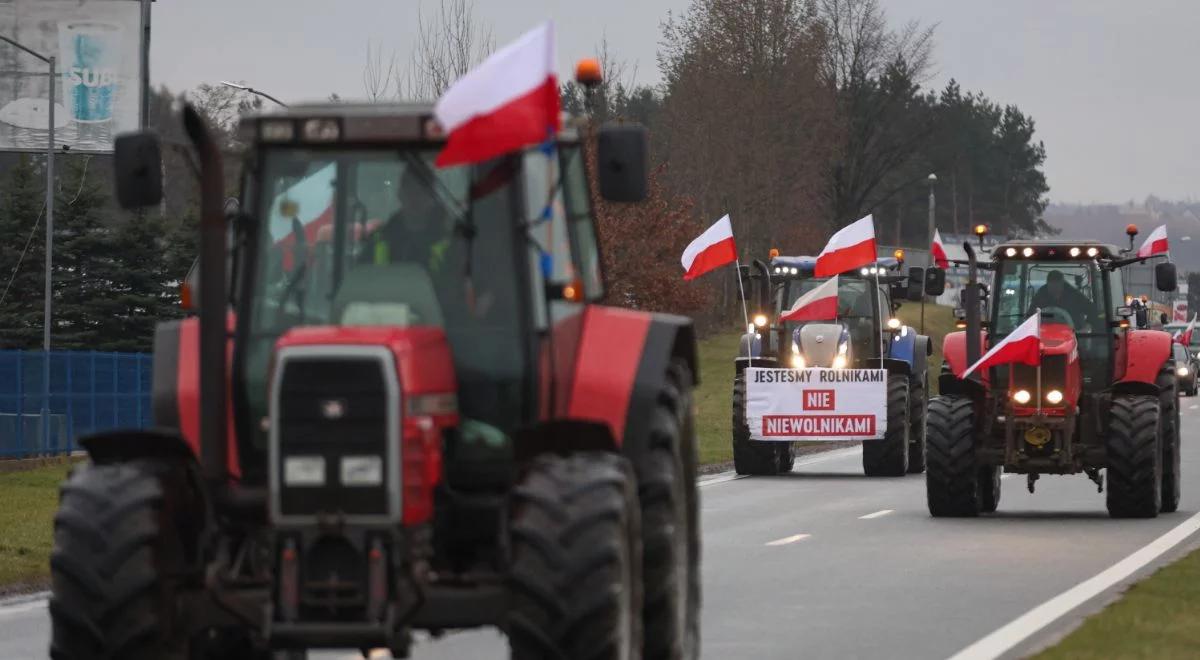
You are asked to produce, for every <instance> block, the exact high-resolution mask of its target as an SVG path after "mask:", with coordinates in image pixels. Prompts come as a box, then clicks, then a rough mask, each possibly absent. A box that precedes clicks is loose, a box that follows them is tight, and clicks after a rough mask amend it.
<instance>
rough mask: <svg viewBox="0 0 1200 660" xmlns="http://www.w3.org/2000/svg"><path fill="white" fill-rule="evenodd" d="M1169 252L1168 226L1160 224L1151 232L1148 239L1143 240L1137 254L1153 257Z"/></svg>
mask: <svg viewBox="0 0 1200 660" xmlns="http://www.w3.org/2000/svg"><path fill="white" fill-rule="evenodd" d="M1166 253H1167V226H1166V225H1159V226H1157V227H1155V228H1154V231H1152V232H1150V235H1149V236H1147V237H1146V240H1145V241H1143V242H1142V247H1140V248H1138V251H1137V256H1139V257H1153V256H1154V255H1156V254H1166Z"/></svg>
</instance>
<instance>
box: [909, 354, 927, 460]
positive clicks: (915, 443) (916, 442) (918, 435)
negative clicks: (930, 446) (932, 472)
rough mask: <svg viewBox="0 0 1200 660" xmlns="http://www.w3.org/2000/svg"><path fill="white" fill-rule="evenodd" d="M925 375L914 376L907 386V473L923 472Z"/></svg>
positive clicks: (925, 404)
mask: <svg viewBox="0 0 1200 660" xmlns="http://www.w3.org/2000/svg"><path fill="white" fill-rule="evenodd" d="M925 378H926V377H925V375H924V374H921V375H919V376H914V377H913V379H912V380H911V381H909V385H908V406H909V410H908V473H909V474H920V473H922V472H924V471H925V414H926V413H927V412H928V409H929V400H928V399H926V398H925V392H926V391H928V388H927V387H926V385H927V383H926V382H925Z"/></svg>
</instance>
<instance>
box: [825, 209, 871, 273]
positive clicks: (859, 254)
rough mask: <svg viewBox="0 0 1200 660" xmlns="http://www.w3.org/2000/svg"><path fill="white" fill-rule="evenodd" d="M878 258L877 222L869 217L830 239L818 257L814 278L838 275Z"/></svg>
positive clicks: (843, 229) (840, 231)
mask: <svg viewBox="0 0 1200 660" xmlns="http://www.w3.org/2000/svg"><path fill="white" fill-rule="evenodd" d="M878 258H879V256H878V253H877V250H876V247H875V221H874V220H873V219H871V216H869V215H868V216H867V217H865V218H863V219H861V220H857V221H855V222H852V223H850V224H848V225H846V226H845V227H842V228H841V229H839V230H838V231H837V233H836V234H834V235H833V236H832V237H830V239H829V243H828V244H827V245H826V246H825V249H824V250H821V254H818V255H817V265H816V268H815V269H814V270H813V276H814V277H829V276H830V275H837V274H838V273H844V272H846V271H848V270H854V269H855V268H859V267H860V266H865V265H867V264H870V263H874V262H875V261H876V260H877V259H878Z"/></svg>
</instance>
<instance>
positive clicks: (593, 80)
mask: <svg viewBox="0 0 1200 660" xmlns="http://www.w3.org/2000/svg"><path fill="white" fill-rule="evenodd" d="M602 80H604V75H603V74H602V73H601V72H600V60H597V59H596V58H594V57H585V58H584V59H582V60H579V62H578V63H576V64H575V82H577V83H579V84H580V85H583V86H584V87H592V86H595V85H599V84H600V82H601V81H602Z"/></svg>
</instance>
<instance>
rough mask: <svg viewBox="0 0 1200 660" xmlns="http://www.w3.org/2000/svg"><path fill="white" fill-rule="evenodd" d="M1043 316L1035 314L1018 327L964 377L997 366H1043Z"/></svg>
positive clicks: (965, 372) (964, 375)
mask: <svg viewBox="0 0 1200 660" xmlns="http://www.w3.org/2000/svg"><path fill="white" fill-rule="evenodd" d="M1041 317H1042V314H1041V311H1040V310H1039V311H1037V312H1034V314H1033V316H1030V317H1029V318H1027V319H1025V322H1024V323H1022V324H1021V325H1019V326H1017V329H1016V330H1013V331H1012V333H1010V334H1009V335H1008V336H1007V337H1005V338H1004V339H1003V340H1001V341H1000V343H999V344H996V345H995V346H993V347H992V350H990V351H988V352H987V353H986V354H984V356H983V357H982V358H979V361H978V362H976V363H975V364H973V365H971V366H970V367H968V368H967V370H966V371H964V372H963V374H962V377H963V378H966V377H967V376H969V375H971V372H972V371H975V370H976V369H986V368H987V367H994V366H996V365H997V364H1011V363H1013V362H1019V363H1021V364H1029V365H1034V364H1041V361H1042V350H1041V349H1042V318H1041Z"/></svg>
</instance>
